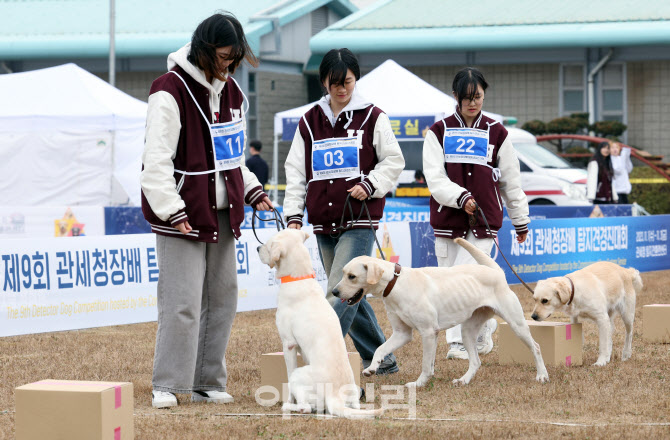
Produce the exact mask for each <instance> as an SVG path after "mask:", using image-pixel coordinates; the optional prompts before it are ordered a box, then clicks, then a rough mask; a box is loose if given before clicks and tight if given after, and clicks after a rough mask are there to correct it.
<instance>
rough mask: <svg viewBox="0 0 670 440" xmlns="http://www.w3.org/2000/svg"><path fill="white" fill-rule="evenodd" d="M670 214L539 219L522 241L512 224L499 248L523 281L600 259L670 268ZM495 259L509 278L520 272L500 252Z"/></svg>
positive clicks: (505, 226) (501, 236)
mask: <svg viewBox="0 0 670 440" xmlns="http://www.w3.org/2000/svg"><path fill="white" fill-rule="evenodd" d="M669 228H670V215H655V216H644V217H606V218H589V219H580V220H575V219H554V220H535V221H533V222H532V223H531V227H530V230H529V232H528V237H527V239H526V241H525V242H524V243H517V242H516V239H515V237H516V233H515V232H514V228H513V227H512V225H511V223H509V222H503V227H502V229H501V230H500V231H499V233H498V239H499V244H500V248H501V249H502V250H503V252H504V253H505V255H506V256H507V259H508V260H509V261H510V263H511V264H512V267H514V270H516V271H517V273H518V274H519V275H520V276H521V278H523V279H524V281H531V282H532V281H539V280H542V279H545V278H549V277H555V276H563V275H566V274H568V273H570V272H574V271H576V270H579V269H582V268H584V267H586V266H588V265H590V264H593V263H595V262H598V261H611V262H613V263H616V264H619V265H620V266H625V267H634V268H635V269H637V270H639V271H640V272H648V271H652V270H665V269H670V258H668V229H669ZM496 261H497V263H498V264H499V265H500V266H501V267H502V268H503V270H505V275H506V276H507V280H508V282H510V283H516V277H515V276H514V274H513V273H512V271H511V270H510V269H509V267H507V264H505V262H504V260H503V259H502V258H501V257H498V258H497V260H496Z"/></svg>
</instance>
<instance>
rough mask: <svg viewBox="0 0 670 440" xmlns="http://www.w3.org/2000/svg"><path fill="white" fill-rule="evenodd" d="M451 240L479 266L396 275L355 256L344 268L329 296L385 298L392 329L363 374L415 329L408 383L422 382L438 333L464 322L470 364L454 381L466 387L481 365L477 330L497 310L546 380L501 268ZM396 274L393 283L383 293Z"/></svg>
mask: <svg viewBox="0 0 670 440" xmlns="http://www.w3.org/2000/svg"><path fill="white" fill-rule="evenodd" d="M454 241H455V242H456V243H458V244H459V245H460V246H462V247H464V248H465V249H466V250H467V251H468V252H470V254H471V255H472V256H473V257H474V258H475V260H476V261H477V263H479V264H478V265H477V264H465V265H461V266H455V267H422V268H417V269H412V268H407V267H403V268H402V269H401V271H400V273H399V274H398V275H394V264H393V263H390V262H388V261H384V260H379V259H376V258H372V257H356V258H354V259H353V260H351V261H350V262H349V263H348V264H347V265H346V266H344V269H343V276H342V280H341V281H340V282H339V283H338V284H337V286H335V288H334V289H333V295H335V296H338V297H340V298H341V299H342V300H344V301H348V303H349V304H355V303H356V302H358V301H360V300H361V298H362V297H363V295H367V294H368V293H371V294H372V295H375V296H384V297H383V300H384V306H386V313H387V314H388V317H389V321H390V322H391V326H392V327H393V334H392V335H391V337H390V338H389V339H388V340H387V341H386V342H385V343H384V344H382V345H381V346H379V348H377V350H376V351H375V355H374V357H373V359H372V363H371V364H370V366H369V367H368V368H367V369H366V370H365V371H363V374H364V375H366V376H369V375H371V374H374V372H375V370H376V369H377V367H378V366H379V363H380V362H381V361H382V359H384V356H386V355H387V354H388V353H391V352H394V351H396V350H397V349H399V348H400V347H402V346H403V345H405V344H407V343H408V342H410V341H411V340H412V331H413V329H416V330H418V331H419V333H420V334H421V339H422V343H423V362H422V369H421V375H420V376H419V378H418V379H417V380H416V382H411V383H408V384H407V386H416V387H421V386H424V385H426V384H427V383H428V381H429V380H430V378H431V377H432V376H433V373H434V367H435V353H436V350H437V335H438V332H439V331H440V330H445V329H448V328H450V327H453V326H455V325H457V324H463V327H462V335H463V345H465V349H466V350H467V351H468V357H469V368H468V371H467V372H466V373H465V375H464V376H463V377H461V378H459V379H455V380H454V384H456V385H467V384H468V383H469V382H470V381H471V380H472V378H473V377H474V375H475V373H476V372H477V370H478V369H479V367H480V365H481V361H480V360H479V355H478V353H477V347H476V339H477V334H478V333H479V328H480V327H481V326H482V324H484V322H486V321H487V320H488V319H489V318H491V317H492V316H493V315H494V314H497V315H498V316H500V317H502V318H503V319H504V320H505V321H507V322H508V323H509V325H510V328H511V329H512V331H514V333H516V335H517V336H518V337H519V338H520V339H521V340H522V341H523V342H524V343H525V344H526V345H527V346H528V348H529V349H530V350H531V351H532V352H533V356H534V357H535V367H536V368H537V376H536V377H535V379H536V380H537V381H538V382H541V383H544V382H548V381H549V375H548V374H547V369H546V368H545V366H544V361H543V360H542V354H541V353H540V346H539V345H538V344H537V343H536V342H535V341H534V340H533V338H532V336H531V335H530V329H529V328H528V324H527V323H526V320H525V318H524V315H523V309H522V308H521V303H519V299H518V298H517V297H516V294H514V292H512V291H511V290H510V288H509V286H508V285H507V281H506V280H505V274H504V273H503V271H502V269H501V268H500V267H499V266H498V265H497V264H496V262H495V261H493V259H492V258H491V257H490V256H488V255H486V254H485V253H484V252H482V251H481V250H479V249H478V248H477V247H475V246H474V245H473V244H472V243H469V242H468V241H466V240H463V239H461V238H456V239H455V240H454ZM394 277H395V278H396V282H395V285H392V288H391V290H390V292H388V294H387V295H384V291H385V290H386V288H387V286H388V285H389V284H390V283H391V281H392V280H393V279H394Z"/></svg>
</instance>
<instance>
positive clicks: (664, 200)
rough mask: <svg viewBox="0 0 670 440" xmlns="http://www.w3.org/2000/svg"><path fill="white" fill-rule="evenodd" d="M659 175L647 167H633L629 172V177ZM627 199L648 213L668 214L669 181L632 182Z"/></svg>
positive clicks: (656, 176) (669, 206)
mask: <svg viewBox="0 0 670 440" xmlns="http://www.w3.org/2000/svg"><path fill="white" fill-rule="evenodd" d="M659 177H661V176H660V175H659V174H658V173H657V172H656V171H654V170H652V169H651V168H649V167H635V168H633V172H632V173H630V178H631V179H636V178H637V179H640V178H648V179H655V178H659ZM628 199H629V201H630V202H631V203H632V202H637V204H638V205H640V206H642V207H643V208H644V209H646V210H647V211H649V214H670V182H667V183H634V184H633V191H632V192H631V193H630V195H629V196H628Z"/></svg>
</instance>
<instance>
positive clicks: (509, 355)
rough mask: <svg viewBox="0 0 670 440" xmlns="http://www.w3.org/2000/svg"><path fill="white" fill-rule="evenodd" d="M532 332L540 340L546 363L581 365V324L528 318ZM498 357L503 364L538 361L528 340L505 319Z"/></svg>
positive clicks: (536, 340) (501, 328)
mask: <svg viewBox="0 0 670 440" xmlns="http://www.w3.org/2000/svg"><path fill="white" fill-rule="evenodd" d="M526 323H528V327H530V334H531V335H532V336H533V339H535V342H537V343H538V344H540V350H541V351H542V359H544V363H545V365H566V366H570V365H582V325H581V324H570V323H569V322H547V321H544V322H537V321H526ZM498 360H499V362H500V363H501V364H513V363H520V364H530V365H535V358H534V357H533V354H532V353H531V351H530V349H529V348H528V346H527V345H526V344H524V343H523V341H521V339H519V337H518V336H517V335H516V334H515V333H514V332H513V331H512V329H511V328H510V326H509V324H507V323H506V322H504V323H502V324H501V325H500V333H499V336H498Z"/></svg>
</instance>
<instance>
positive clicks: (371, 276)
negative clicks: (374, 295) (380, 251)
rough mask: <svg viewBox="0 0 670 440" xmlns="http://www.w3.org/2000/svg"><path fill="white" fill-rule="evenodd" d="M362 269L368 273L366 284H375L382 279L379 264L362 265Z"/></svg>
mask: <svg viewBox="0 0 670 440" xmlns="http://www.w3.org/2000/svg"><path fill="white" fill-rule="evenodd" d="M363 267H364V268H365V269H366V270H367V271H368V279H367V281H368V284H377V283H378V282H379V280H381V279H382V275H383V274H384V269H382V267H381V266H380V265H379V264H377V263H375V262H373V261H371V262H370V263H368V264H364V265H363Z"/></svg>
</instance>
